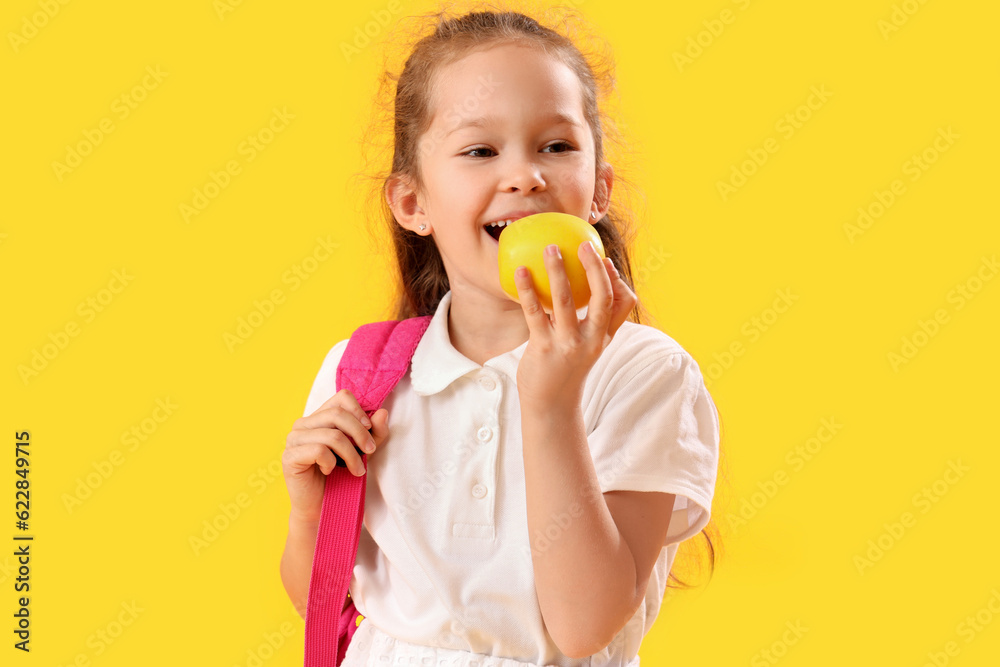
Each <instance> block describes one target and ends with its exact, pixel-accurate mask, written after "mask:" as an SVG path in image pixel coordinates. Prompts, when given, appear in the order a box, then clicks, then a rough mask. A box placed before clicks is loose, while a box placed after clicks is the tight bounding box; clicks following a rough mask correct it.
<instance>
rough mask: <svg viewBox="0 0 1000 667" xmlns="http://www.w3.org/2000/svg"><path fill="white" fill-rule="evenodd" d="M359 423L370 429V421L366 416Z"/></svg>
mask: <svg viewBox="0 0 1000 667" xmlns="http://www.w3.org/2000/svg"><path fill="white" fill-rule="evenodd" d="M361 423H362V424H364V425H365V428H371V427H372V420H371V419H368V417H367V416H366V417H364V418H362V419H361Z"/></svg>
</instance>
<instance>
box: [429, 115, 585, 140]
mask: <svg viewBox="0 0 1000 667" xmlns="http://www.w3.org/2000/svg"><path fill="white" fill-rule="evenodd" d="M498 120H499V119H498V118H497V117H496V116H481V117H479V118H466V119H465V121H464V122H463V123H460V124H459V125H457V126H455V127H453V128H452V129H451V130H450V131H449V132H448V134H447V135H445V136H449V135H451V134H454V133H455V132H458V131H459V130H464V129H465V128H467V127H489V126H491V125H496V123H497V121H498ZM542 120H543V121H544V122H546V123H550V124H552V125H572V126H573V127H578V128H581V129H582V128H583V126H582V125H581V124H580V123H578V122H577V120H576V119H575V118H573V117H572V116H570V115H568V114H565V113H562V112H560V111H557V112H555V113H551V114H549V115H548V116H545V118H543V119H542Z"/></svg>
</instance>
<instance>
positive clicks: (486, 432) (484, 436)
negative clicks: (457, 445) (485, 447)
mask: <svg viewBox="0 0 1000 667" xmlns="http://www.w3.org/2000/svg"><path fill="white" fill-rule="evenodd" d="M476 435H477V436H478V437H479V439H480V440H482V441H483V442H487V441H489V439H490V438H491V437H492V436H493V429H491V428H490V427H489V426H484V427H482V428H481V429H479V433H477V434H476Z"/></svg>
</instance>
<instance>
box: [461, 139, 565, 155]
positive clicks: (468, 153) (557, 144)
mask: <svg viewBox="0 0 1000 667" xmlns="http://www.w3.org/2000/svg"><path fill="white" fill-rule="evenodd" d="M553 146H565V147H566V149H565V150H561V151H556V152H557V153H565V152H566V151H571V150H573V145H572V144H570V143H569V142H566V141H558V142H556V143H554V144H549V145H548V146H546V147H545V148H552V147H553ZM477 151H489V152H490V153H493V152H494V151H493V149H492V148H487V147H486V146H480V147H478V148H471V149H469V150H467V151H466V152H464V153H462V155H468V156H469V157H489V156H480V155H471V154H472V153H475V152H477Z"/></svg>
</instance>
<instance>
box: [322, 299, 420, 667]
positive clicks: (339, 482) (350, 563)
mask: <svg viewBox="0 0 1000 667" xmlns="http://www.w3.org/2000/svg"><path fill="white" fill-rule="evenodd" d="M431 319H432V316H431V315H425V316H422V317H411V318H409V319H405V320H389V321H385V322H372V323H370V324H365V325H362V326H360V327H358V328H357V330H355V332H354V333H353V334H352V335H351V339H350V340H349V341H348V343H347V348H346V349H345V350H344V355H343V357H341V360H340V363H339V364H338V366H337V391H340V390H341V389H348V390H350V392H351V393H352V394H353V395H354V397H355V398H356V399H357V401H358V404H359V405H360V406H361V408H362V409H363V410H364V411H365V413H366V414H368V416H369V417H370V416H371V415H372V413H374V412H375V411H376V410H378V409H379V408H380V407H382V403H383V402H384V401H385V399H386V397H387V396H388V395H389V393H390V392H392V390H393V389H394V388H395V386H396V384H397V383H398V382H399V380H400V379H402V377H403V376H404V375H405V374H406V372H407V371H408V370H409V368H410V360H411V359H412V358H413V353H414V352H415V351H416V349H417V344H418V343H419V342H420V339H421V338H422V337H423V335H424V332H425V331H426V330H427V327H428V325H430V322H431ZM358 452H359V453H360V454H361V459H362V461H364V463H365V467H366V468H367V466H368V455H367V454H365V453H364V452H361V450H358ZM338 459H339V457H338ZM338 463H339V462H338ZM367 478H368V476H367V474H366V475H362V476H361V477H355V476H354V475H353V474H351V472H350V471H349V470H348V469H347V468H346V467H345V466H343V465H337V467H335V468H334V469H333V470H332V471H331V472H330V474H329V475H327V477H326V482H325V486H324V489H323V508H322V511H321V514H320V522H319V530H318V532H317V535H316V552H315V554H314V556H313V566H312V575H311V576H310V579H309V596H308V600H307V603H306V636H305V665H306V667H337V666H339V665H340V663H341V662H342V661H343V660H344V654H345V653H346V652H347V647H348V645H349V644H350V641H351V638H352V637H353V636H354V633H355V631H356V630H357V618H358V616H360V613H359V612H358V611H357V609H356V608H355V607H354V602H353V601H351V600H350V598H349V597H348V589H349V587H350V583H351V573H352V571H353V570H354V561H355V559H356V558H357V555H358V541H359V539H360V536H361V522H362V519H363V518H364V510H365V482H366V480H367ZM345 601H346V603H347V604H346V605H345Z"/></svg>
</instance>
